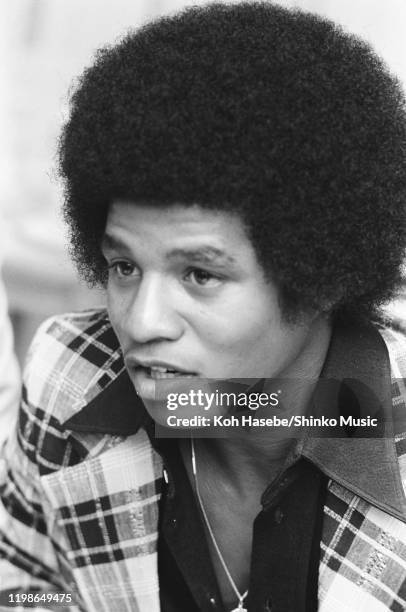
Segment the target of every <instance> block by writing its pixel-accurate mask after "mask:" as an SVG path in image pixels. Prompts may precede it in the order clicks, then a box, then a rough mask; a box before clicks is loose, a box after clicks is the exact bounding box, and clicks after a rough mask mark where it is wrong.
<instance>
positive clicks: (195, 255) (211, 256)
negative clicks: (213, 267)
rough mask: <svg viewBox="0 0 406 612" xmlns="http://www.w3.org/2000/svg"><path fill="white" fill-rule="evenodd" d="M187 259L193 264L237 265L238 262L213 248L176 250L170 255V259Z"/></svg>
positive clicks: (170, 252) (220, 250)
mask: <svg viewBox="0 0 406 612" xmlns="http://www.w3.org/2000/svg"><path fill="white" fill-rule="evenodd" d="M180 258H182V259H187V260H188V261H190V262H192V263H205V264H235V263H236V260H235V258H234V257H232V256H231V255H228V254H227V253H225V252H224V251H223V250H222V249H218V248H217V247H212V246H203V247H199V248H190V249H187V248H176V249H172V250H171V251H169V253H168V259H180Z"/></svg>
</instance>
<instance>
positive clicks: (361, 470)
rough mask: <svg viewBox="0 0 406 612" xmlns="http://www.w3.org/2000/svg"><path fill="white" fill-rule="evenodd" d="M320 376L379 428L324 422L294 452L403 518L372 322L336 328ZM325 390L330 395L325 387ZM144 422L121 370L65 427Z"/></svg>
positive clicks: (380, 352) (385, 359)
mask: <svg viewBox="0 0 406 612" xmlns="http://www.w3.org/2000/svg"><path fill="white" fill-rule="evenodd" d="M323 379H325V380H329V381H330V380H335V381H336V382H337V386H336V391H337V394H339V393H340V392H341V390H342V388H343V384H342V383H343V381H346V383H345V388H346V389H347V390H349V393H350V395H352V396H353V397H354V396H355V395H356V397H357V398H358V400H359V401H358V404H357V405H358V408H359V412H360V413H361V415H363V416H365V415H366V414H371V413H373V416H377V415H378V416H379V421H380V426H379V427H378V430H377V431H376V432H375V433H374V437H365V436H364V435H363V434H362V433H358V432H355V434H353V435H352V437H348V435H347V434H346V432H345V431H343V430H342V429H340V428H338V429H337V431H336V434H337V437H335V438H332V437H330V433H329V432H328V430H327V428H324V429H323V428H322V429H321V430H320V432H319V433H318V434H317V435H318V437H315V435H314V434H311V431H310V429H309V430H307V431H305V434H304V436H303V437H302V438H301V440H299V442H298V445H297V448H296V453H297V454H298V455H300V456H303V457H305V458H307V459H308V460H310V461H312V462H313V463H314V464H315V465H317V466H318V467H319V468H320V469H321V470H322V471H323V472H324V473H325V474H326V475H327V476H329V477H330V478H332V479H333V480H334V481H336V482H338V483H339V484H341V485H342V486H344V487H345V488H347V489H349V490H350V491H352V492H353V493H354V494H356V495H358V496H360V497H362V498H363V499H365V500H366V501H368V502H370V503H371V504H372V505H374V506H376V507H377V508H379V509H381V510H383V511H384V512H387V513H389V514H390V515H392V516H394V517H395V518H398V519H400V520H402V521H404V522H406V498H405V495H404V492H403V487H402V482H401V477H400V472H399V461H398V456H397V453H396V448H395V441H394V433H393V419H392V396H391V373H390V365H389V355H388V351H387V348H386V345H385V342H384V341H383V339H382V337H381V335H380V334H379V332H378V331H377V330H376V328H375V327H374V326H372V325H369V324H364V323H363V324H357V325H351V326H343V325H340V326H336V327H335V328H334V330H333V334H332V339H331V342H330V347H329V351H328V354H327V358H326V362H325V364H324V367H323V371H322V375H321V381H323ZM320 389H321V391H320V393H319V394H318V393H317V392H316V396H315V398H316V399H315V404H314V414H315V416H317V414H320V415H321V414H325V406H326V403H325V401H323V385H321V386H320ZM328 389H329V391H328V392H329V400H331V399H332V397H331V386H329V387H328ZM333 395H334V392H333ZM324 400H325V398H324ZM335 401H337V402H338V401H339V399H338V395H337V396H336V398H335V400H334V398H333V402H332V403H331V404H330V405H332V406H333V405H334V404H335ZM366 404H368V405H367V406H366ZM117 406H119V409H117ZM321 406H323V409H321ZM322 410H323V411H324V412H322ZM150 421H151V419H150V417H149V416H148V415H147V412H146V410H145V407H144V405H143V403H142V401H141V399H140V398H139V396H138V395H137V394H136V393H135V390H134V387H133V385H132V383H131V381H130V378H129V376H128V374H127V372H126V370H125V369H124V368H123V370H122V371H121V373H120V374H119V375H118V376H117V378H116V379H115V380H114V381H113V382H112V383H110V384H109V385H108V387H107V388H106V389H104V390H103V391H102V392H101V393H99V394H98V395H97V396H96V397H95V398H94V399H92V400H91V401H90V402H89V403H87V404H86V405H85V406H84V408H83V409H82V410H81V411H79V412H78V413H76V414H75V415H74V416H73V417H71V418H70V419H68V420H67V421H66V422H65V423H64V425H65V426H66V427H67V428H68V429H70V430H72V431H79V432H85V433H103V434H112V435H124V436H127V435H131V434H134V433H136V432H137V431H138V430H139V429H140V427H145V428H147V429H149V425H150ZM327 436H328V437H327Z"/></svg>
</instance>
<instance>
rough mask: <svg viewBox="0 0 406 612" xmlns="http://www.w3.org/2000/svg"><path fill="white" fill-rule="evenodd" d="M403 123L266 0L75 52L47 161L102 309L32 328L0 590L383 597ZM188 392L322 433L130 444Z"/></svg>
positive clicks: (198, 600)
mask: <svg viewBox="0 0 406 612" xmlns="http://www.w3.org/2000/svg"><path fill="white" fill-rule="evenodd" d="M405 126H406V123H405V110H404V100H403V97H402V94H401V91H400V88H399V86H398V84H397V82H396V80H395V79H394V78H393V77H392V76H390V75H389V74H388V73H387V70H386V69H385V67H384V66H383V65H382V63H381V62H380V60H379V59H378V58H377V57H376V56H375V55H374V53H373V52H372V51H371V50H370V49H369V48H368V47H367V46H366V45H364V44H363V43H362V42H360V41H359V40H357V39H355V38H353V37H351V36H349V35H347V34H344V33H343V32H342V31H341V30H340V29H339V28H337V27H335V26H334V25H333V24H331V23H330V22H327V21H324V20H322V19H320V18H318V17H315V16H313V15H308V14H304V13H301V12H291V11H287V10H285V9H282V8H280V7H277V6H274V5H272V4H261V3H249V4H248V3H245V4H240V5H224V4H217V5H211V6H208V7H205V8H200V9H198V8H194V9H189V10H187V11H185V12H183V13H180V14H179V15H176V16H174V17H170V18H164V19H161V20H159V21H157V22H155V23H152V24H149V25H147V26H145V27H144V28H142V29H141V30H139V31H138V32H136V33H132V34H129V35H128V36H127V37H126V38H125V39H124V40H123V41H122V42H120V43H119V44H117V45H116V46H113V47H110V48H107V49H105V50H104V51H101V52H99V54H98V55H97V57H96V60H95V63H94V65H93V66H92V67H91V68H89V69H88V70H87V71H86V72H85V73H84V75H83V77H82V79H81V81H80V83H79V85H78V88H77V89H76V92H75V93H74V95H73V97H72V101H71V115H70V119H69V121H68V123H67V125H66V126H65V128H64V132H63V136H62V139H61V145H60V147H61V148H60V170H61V174H62V176H63V178H64V179H65V192H66V200H65V216H66V220H67V222H68V223H69V225H70V228H71V236H72V246H73V251H72V252H73V256H74V258H75V260H76V262H77V264H78V266H79V269H80V270H81V271H82V273H83V274H84V276H85V278H87V280H89V281H90V282H98V283H103V284H105V285H106V287H107V295H108V312H105V311H88V312H85V313H79V314H71V315H66V316H64V317H56V318H54V319H52V320H51V321H49V322H47V323H46V324H44V326H43V327H42V328H41V329H40V331H39V332H38V334H37V337H36V339H35V341H34V344H33V347H32V350H31V359H30V360H29V363H28V366H27V371H26V375H25V381H26V383H25V392H24V398H23V405H22V409H21V413H20V422H19V431H18V434H17V436H16V439H15V441H14V442H11V443H10V445H9V447H8V470H7V475H5V478H4V481H3V485H2V493H3V500H4V501H3V503H4V505H5V512H4V515H3V516H2V517H1V519H2V525H3V527H2V528H3V540H2V545H1V546H2V548H1V551H2V555H3V556H2V561H1V565H0V572H1V576H2V577H4V578H3V584H2V588H3V599H2V600H1V601H2V605H4V606H7V605H8V606H11V607H13V606H15V605H20V606H21V605H24V602H25V601H27V602H28V603H30V604H31V605H34V606H36V607H41V606H42V607H47V605H48V606H49V607H51V608H52V607H55V608H56V607H57V606H64V605H68V607H69V606H70V607H74V606H76V607H78V608H79V609H82V610H109V611H110V610H120V611H121V610H130V609H131V610H141V611H146V610H148V611H152V610H154V611H155V610H162V611H165V612H167V611H175V610H176V611H183V610H184V611H188V612H192V611H195V610H204V611H209V610H227V611H228V610H234V609H235V610H250V612H251V611H259V610H261V611H262V610H272V611H273V612H275V611H282V610H283V611H295V612H298V611H302V610H307V611H309V610H311V611H313V610H322V611H324V612H327V611H333V610H340V611H341V610H354V611H357V612H358V611H361V610H368V611H376V612H378V611H382V610H394V611H397V610H399V611H400V610H404V609H405V606H406V586H405V585H406V501H405V496H404V491H403V485H402V478H404V477H405V475H404V458H405V447H404V440H405V434H404V433H402V431H401V425H402V415H403V412H402V411H403V410H404V407H405V391H404V383H403V381H402V377H403V376H404V371H405V368H406V364H405V353H406V346H405V340H404V336H403V334H402V333H401V332H400V331H399V327H398V328H396V327H395V326H393V325H392V326H389V325H388V324H384V323H383V322H382V321H381V322H380V321H379V318H378V316H379V306H380V304H382V303H383V302H385V301H386V300H388V299H389V298H390V297H391V296H393V295H394V292H395V291H396V290H397V288H398V286H399V283H400V276H401V275H400V268H401V263H402V259H403V255H404V249H405V209H404V198H405V195H406V174H405V167H406V163H405V162H406V127H405ZM372 321H375V322H374V323H373V322H372ZM397 330H398V331H397ZM391 375H392V382H391ZM213 379H214V380H215V381H216V380H217V381H219V385H220V386H221V385H222V384H225V382H224V381H230V379H238V380H239V381H240V382H239V385H240V388H241V385H242V382H241V381H247V379H248V383H247V384H248V385H251V387H249V388H248V390H247V384H246V385H245V387H244V385H242V386H243V387H244V389H245V391H244V392H243V393H242V397H248V396H249V391H250V390H251V391H252V388H253V387H254V386H255V385H259V386H260V387H261V389H262V390H263V391H264V393H265V392H267V393H268V397H270V396H272V398H273V399H275V398H277V403H278V407H277V408H272V407H270V406H266V407H263V408H262V407H261V408H260V409H258V411H257V413H256V414H258V417H259V416H260V415H261V416H264V415H265V416H267V417H269V416H272V417H275V416H278V415H279V416H281V415H282V416H285V417H286V418H287V419H288V420H289V421H290V420H291V418H293V419H294V420H293V421H292V422H293V423H294V422H296V419H298V420H299V422H303V423H304V422H305V421H304V419H305V418H307V419H308V421H309V422H310V417H312V418H313V417H314V418H315V415H317V414H318V415H320V414H321V415H322V416H328V418H329V423H330V420H331V422H332V423H333V421H334V419H336V421H337V426H336V427H335V426H332V429H331V432H330V431H329V429H328V427H327V426H326V427H324V426H323V427H320V428H319V429H317V432H316V433H317V435H312V433H311V425H310V426H306V427H305V428H304V429H299V430H298V433H296V434H292V432H290V431H288V427H286V428H285V430H284V429H283V427H282V429H280V428H279V429H278V428H275V429H273V428H272V427H267V428H263V429H261V428H260V427H259V428H256V427H255V426H254V425H253V426H251V425H249V426H247V427H239V429H238V427H237V433H236V434H235V435H231V434H230V435H223V436H222V437H218V436H216V435H214V433H213V432H212V433H213V435H212V436H211V435H209V436H207V435H205V434H204V433H202V429H197V430H196V429H194V430H193V435H192V436H190V435H186V436H185V435H184V434H185V430H184V429H182V428H181V429H180V430H179V437H170V436H171V434H170V433H169V434H168V436H169V437H165V436H164V435H163V434H162V431H165V429H164V430H162V429H160V428H157V431H160V432H161V435H160V436H158V435H155V428H154V422H155V423H157V424H158V425H165V420H166V417H167V411H166V409H165V405H164V404H162V402H160V401H159V398H160V397H162V390H164V391H165V390H166V391H168V390H171V392H174V393H175V395H176V393H177V392H178V391H179V390H180V389H184V388H185V385H189V386H190V388H191V387H194V386H196V385H198V384H200V381H202V384H203V383H204V384H205V385H206V384H211V383H212V382H213ZM251 379H254V381H251ZM259 379H260V380H261V381H262V382H261V383H259V382H258V380H259ZM207 381H208V383H207ZM315 381H317V384H315ZM326 381H327V382H326ZM330 381H331V384H330ZM251 383H252V384H251ZM230 384H232V383H230ZM163 395H165V393H164V394H163ZM168 397H169V396H168ZM176 397H178V398H179V399H180V395H176ZM189 397H190V398H191V397H192V396H191V395H189ZM191 403H192V402H190V404H191ZM190 404H188V405H186V409H185V410H184V411H183V413H182V414H183V416H185V415H187V414H188V413H189V411H190V409H191V408H192V406H191V405H190ZM206 408H207V406H205V410H206ZM237 408H238V406H237V405H232V406H231V407H225V406H222V405H221V403H217V404H216V406H213V407H212V410H213V412H212V414H213V415H216V416H218V417H224V416H227V415H228V416H229V417H230V418H231V417H236V418H237V423H238V424H239V423H241V422H242V418H243V417H244V416H246V412H247V411H244V410H243V411H242V412H241V411H239V410H237ZM320 411H321V412H320ZM176 412H177V411H176ZM207 412H209V411H207V410H206V413H207ZM201 413H202V410H200V414H201ZM343 415H344V417H345V418H344V421H341V417H342V416H343ZM360 415H361V416H362V417H363V418H364V420H365V421H368V418H369V419H370V421H368V422H369V423H374V424H373V425H371V427H370V428H369V429H368V427H365V426H363V425H362V424H361V421H359V423H358V425H359V427H357V426H356V425H357V424H356V421H357V417H359V416H360ZM378 417H379V418H378ZM395 417H396V418H395ZM351 419H354V421H351ZM167 424H168V422H167ZM394 427H395V428H397V429H396V430H394ZM374 428H375V429H374ZM168 430H169V431H170V427H169V426H168V427H166V431H168ZM398 430H399V431H398ZM188 431H189V430H188V429H186V433H188ZM371 432H372V433H371ZM181 434H183V437H181ZM395 434H396V437H395ZM395 442H396V444H395ZM27 594H31V597H30V598H28V595H27Z"/></svg>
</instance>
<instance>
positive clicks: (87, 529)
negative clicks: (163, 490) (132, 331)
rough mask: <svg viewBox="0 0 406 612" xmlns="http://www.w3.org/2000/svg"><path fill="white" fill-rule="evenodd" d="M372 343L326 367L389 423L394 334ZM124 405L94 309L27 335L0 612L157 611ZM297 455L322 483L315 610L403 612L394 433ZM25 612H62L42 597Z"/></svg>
mask: <svg viewBox="0 0 406 612" xmlns="http://www.w3.org/2000/svg"><path fill="white" fill-rule="evenodd" d="M372 336H374V335H373V334H372ZM375 336H377V337H378V339H377V338H376V337H373V338H372V340H371V338H370V337H369V336H368V334H367V335H366V336H365V337H364V336H362V334H361V336H360V338H358V340H357V344H358V348H357V351H358V353H357V352H355V353H354V351H353V348H352V339H351V338H350V339H349V338H347V339H346V338H345V337H344V339H341V340H339V341H338V342H339V343H340V342H341V344H342V346H341V348H340V347H339V350H338V353H339V354H341V355H342V354H345V355H346V360H345V362H346V363H345V364H344V365H343V364H342V363H341V362H338V363H336V364H335V366H334V367H335V368H336V369H335V373H336V374H337V372H338V373H339V375H340V376H342V377H343V378H344V377H346V376H348V375H349V371H348V369H350V373H352V375H353V376H354V372H355V375H356V376H357V377H359V378H361V379H362V378H363V377H369V380H371V378H372V379H373V380H374V381H375V383H376V389H377V392H378V393H381V400H382V402H383V403H386V405H387V407H388V409H389V411H390V412H393V414H394V415H402V414H403V413H404V411H405V410H406V406H405V401H406V389H405V386H404V381H403V378H406V376H405V373H406V341H405V337H404V334H403V333H401V332H400V331H395V330H394V329H391V328H381V329H380V335H379V334H377V333H376V332H375ZM382 337H383V338H384V340H385V344H386V346H387V347H388V351H389V356H390V363H391V375H392V383H391V380H390V373H389V370H388V372H386V373H385V371H384V369H383V368H382V367H381V366H380V364H381V362H382V359H381V357H379V355H378V353H377V351H378V352H379V351H380V353H381V355H382V351H383V352H384V353H385V355H386V349H385V344H384V343H383V342H382V340H381V338H382ZM380 343H381V345H380ZM340 351H341V353H340ZM336 352H337V351H336ZM366 355H367V356H368V359H364V360H363V356H364V357H365V356H366ZM379 359H381V361H379ZM365 364H368V366H366V365H365ZM371 364H378V365H377V366H376V370H373V371H370V369H371V367H372V366H371ZM366 370H368V371H366ZM385 377H386V378H385ZM388 377H389V378H388ZM388 393H389V395H388ZM385 394H386V395H385ZM134 397H135V396H134V392H133V390H132V388H131V386H130V383H129V379H128V377H127V375H126V373H125V369H124V365H123V360H122V355H121V353H120V348H119V346H118V342H117V339H116V337H115V335H114V333H113V331H112V329H111V326H110V323H109V321H108V318H107V315H106V313H105V311H88V312H85V313H81V314H72V315H66V316H63V317H55V318H53V319H51V320H49V321H47V322H46V323H45V324H44V325H43V326H42V327H41V328H40V330H39V332H38V333H37V336H36V338H35V340H34V342H33V345H32V348H31V351H30V355H29V358H28V365H27V367H26V373H25V387H24V392H23V402H22V407H21V411H20V418H19V427H18V432H17V433H16V435H15V437H14V438H13V439H11V440H10V441H9V444H8V445H7V447H6V449H5V452H4V456H3V460H2V461H3V464H2V468H3V469H2V470H1V475H0V485H1V488H0V490H1V494H2V500H3V505H2V506H0V532H1V537H0V592H1V593H0V610H5V609H7V608H8V606H10V607H12V608H14V609H23V606H22V605H21V606H18V605H16V604H15V603H10V600H11V598H12V597H14V601H16V597H17V594H18V593H20V594H22V593H25V594H29V593H31V594H35V593H36V594H38V597H40V596H41V595H42V594H46V595H49V594H51V595H52V594H61V593H65V594H71V596H72V598H73V602H72V604H69V605H67V606H66V607H67V608H69V609H70V610H86V611H89V612H93V611H97V612H102V611H105V612H115V611H117V612H123V611H125V610H132V611H135V612H158V611H159V609H160V603H159V588H158V587H159V585H158V574H157V521H158V500H159V496H160V486H161V479H162V460H161V458H160V456H159V455H158V454H157V453H156V452H155V451H154V450H153V448H152V446H151V444H150V442H149V439H148V437H147V435H146V433H145V431H144V429H143V428H142V427H141V428H140V422H139V416H138V415H139V411H138V410H137V406H136V405H134V401H135V399H134ZM118 412H120V415H121V417H120V423H119V424H117V418H116V415H117V413H118ZM401 420H402V419H395V421H396V422H400V421H401ZM391 426H392V425H391V424H389V427H391ZM326 445H327V446H326ZM302 453H303V455H304V456H305V457H307V458H308V459H310V460H311V461H313V462H314V463H315V464H316V465H319V466H320V467H321V468H322V469H323V471H324V472H325V473H326V474H327V475H328V476H329V477H330V480H329V485H328V492H327V497H326V502H325V507H324V523H323V535H322V540H321V543H320V545H321V560H320V568H319V610H320V611H321V612H349V611H354V612H361V611H365V612H383V611H384V610H392V611H393V612H401V611H405V610H406V502H405V495H404V489H403V486H404V484H403V485H402V481H403V483H405V480H406V433H405V432H401V431H400V432H394V435H391V437H390V438H382V439H380V440H370V439H364V440H360V439H358V440H352V439H348V440H342V439H339V440H316V439H309V440H307V442H306V441H305V442H304V443H303V449H302ZM355 462H356V469H354V463H355ZM30 605H31V606H32V605H33V604H32V603H31V604H30ZM34 605H35V607H36V608H38V609H39V608H46V607H47V605H48V609H49V607H51V608H52V609H58V610H59V609H62V608H63V604H61V603H59V604H58V603H55V600H54V602H51V603H49V604H45V603H44V602H43V600H42V601H41V600H40V601H39V602H38V603H34ZM207 609H208V610H209V609H211V608H210V607H209V605H208V608H207ZM180 612H181V611H180ZM292 612H293V611H292Z"/></svg>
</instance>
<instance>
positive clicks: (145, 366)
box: [125, 356, 197, 376]
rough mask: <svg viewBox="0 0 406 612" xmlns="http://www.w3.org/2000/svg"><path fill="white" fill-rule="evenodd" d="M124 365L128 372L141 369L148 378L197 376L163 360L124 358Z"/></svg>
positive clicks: (195, 373)
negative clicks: (169, 375)
mask: <svg viewBox="0 0 406 612" xmlns="http://www.w3.org/2000/svg"><path fill="white" fill-rule="evenodd" d="M125 363H126V366H127V368H129V369H130V370H136V369H142V370H144V371H145V372H146V373H147V374H149V375H150V376H154V375H159V374H174V375H176V376H182V375H184V376H197V372H194V371H192V370H189V369H187V368H184V367H182V366H179V365H178V364H174V363H171V362H169V361H163V360H155V359H154V360H152V359H150V360H148V359H138V358H135V357H131V356H129V357H126V358H125Z"/></svg>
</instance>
